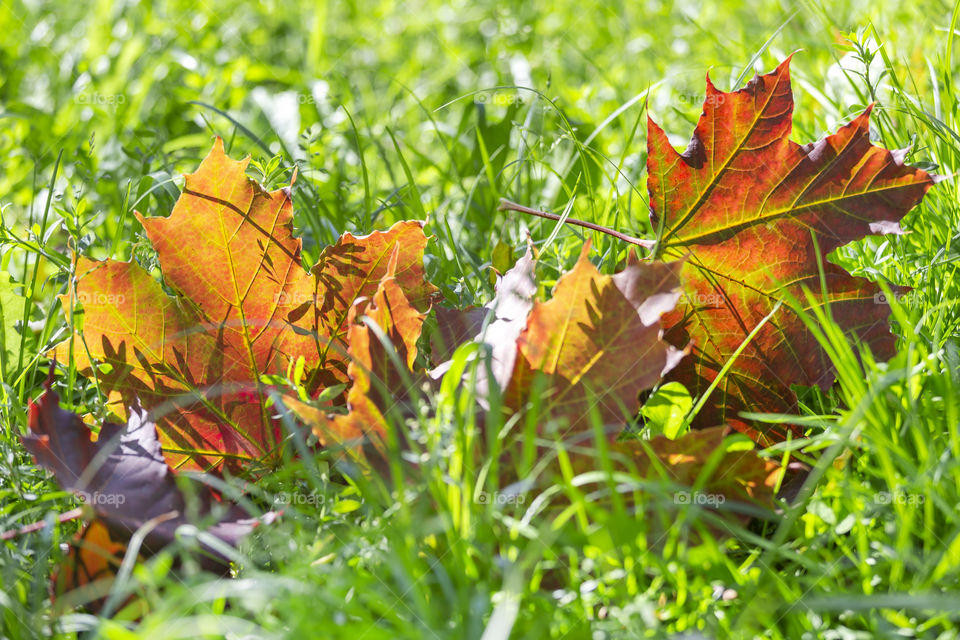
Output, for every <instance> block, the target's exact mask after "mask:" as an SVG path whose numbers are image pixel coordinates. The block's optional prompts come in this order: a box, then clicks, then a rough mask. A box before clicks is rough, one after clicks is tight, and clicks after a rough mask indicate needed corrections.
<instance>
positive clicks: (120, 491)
mask: <svg viewBox="0 0 960 640" xmlns="http://www.w3.org/2000/svg"><path fill="white" fill-rule="evenodd" d="M50 376H51V377H50V379H49V380H48V381H47V384H46V386H47V390H46V392H45V393H44V394H43V395H42V396H41V397H40V398H39V400H37V401H36V402H34V403H31V405H30V432H29V433H27V434H25V435H23V436H22V437H21V439H22V441H23V445H24V447H25V448H26V449H27V451H29V452H30V453H31V454H33V456H34V458H35V460H36V462H37V464H38V465H39V466H41V467H43V468H45V469H48V470H50V471H52V472H53V474H54V477H55V478H56V479H57V482H58V483H60V485H61V486H62V487H63V488H64V489H67V490H68V491H71V492H73V493H75V494H76V495H78V496H79V497H80V498H81V500H82V501H83V502H84V503H85V504H86V505H87V506H88V507H89V509H90V511H91V513H92V514H93V517H94V518H95V519H96V520H97V521H99V522H101V523H102V524H103V525H104V526H106V528H107V529H108V530H109V532H110V534H111V538H112V539H113V540H114V541H124V542H125V541H127V540H129V539H130V538H131V536H133V534H134V533H135V532H137V531H138V530H140V529H141V527H145V529H144V531H145V532H146V533H145V537H144V541H143V545H142V547H141V549H140V552H141V553H143V554H144V555H148V556H149V555H153V554H154V553H157V552H158V551H160V550H161V549H163V548H164V547H166V546H167V545H168V544H170V543H171V542H173V541H174V540H175V538H176V530H177V528H178V527H180V526H181V525H185V524H201V525H202V524H204V522H203V521H204V520H207V521H209V522H207V523H206V524H208V525H209V526H208V527H206V531H207V533H208V534H210V535H212V536H214V537H216V538H217V539H219V540H221V541H222V542H224V543H226V544H227V545H229V546H236V545H237V543H238V542H239V540H240V539H241V538H243V537H244V536H245V535H247V534H248V533H249V532H250V531H252V530H253V529H254V527H256V526H257V525H258V524H260V523H261V522H268V521H270V520H271V519H272V518H273V514H268V515H267V516H264V517H263V518H253V517H251V516H250V514H248V513H247V512H246V511H245V510H244V509H242V508H241V507H240V506H238V505H231V504H224V503H221V502H220V501H219V500H218V499H217V496H215V494H214V493H213V491H212V490H211V489H210V487H209V486H208V485H207V484H205V483H203V482H201V481H200V479H198V478H191V479H190V481H188V482H186V485H187V486H189V492H188V493H189V495H188V494H187V493H185V492H184V491H183V489H182V488H181V487H182V486H183V485H184V483H180V484H178V482H177V481H176V480H175V478H174V474H173V471H172V470H171V469H170V467H169V466H168V465H167V463H166V461H165V460H164V458H163V454H162V453H161V450H160V441H159V440H158V439H157V429H156V426H155V425H154V424H153V423H152V422H150V421H149V420H147V418H146V413H145V412H144V411H143V409H141V408H139V407H132V408H131V410H130V419H129V422H128V423H127V424H126V425H118V424H113V423H110V422H107V423H104V424H103V426H102V427H101V428H100V432H99V434H97V437H96V439H93V438H92V436H93V433H92V432H91V430H90V428H89V427H87V425H85V424H84V423H83V421H82V420H81V418H80V416H78V415H77V414H74V413H71V412H69V411H66V410H64V409H61V408H60V406H59V401H60V398H59V396H58V395H57V394H56V393H55V392H54V391H53V389H51V384H52V380H53V368H51V372H50ZM188 514H195V517H193V518H190V517H188ZM200 547H201V549H202V551H203V554H202V555H201V559H200V560H201V565H202V566H204V567H205V568H207V569H208V570H211V571H220V572H223V571H225V570H226V568H227V567H228V565H229V559H228V558H227V557H226V556H224V555H223V554H222V553H221V552H220V551H219V550H217V549H215V548H213V547H210V546H209V545H206V544H204V543H202V542H201V543H200Z"/></svg>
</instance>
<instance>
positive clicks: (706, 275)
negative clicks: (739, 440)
mask: <svg viewBox="0 0 960 640" xmlns="http://www.w3.org/2000/svg"><path fill="white" fill-rule="evenodd" d="M789 62H790V61H789V59H787V60H786V61H784V62H783V63H782V64H781V65H780V66H779V67H777V69H776V70H775V71H773V72H772V73H769V74H766V75H762V76H758V77H756V78H754V79H753V80H752V81H750V83H749V84H748V85H747V86H746V87H745V88H743V89H741V90H739V91H734V92H732V93H725V92H722V91H719V90H717V88H716V87H714V85H713V83H712V82H710V79H709V77H708V78H707V87H706V97H705V100H704V107H703V113H702V114H701V116H700V119H699V121H698V123H697V126H696V130H695V131H694V134H693V138H692V140H691V142H690V144H689V146H688V147H687V149H686V151H684V152H683V153H682V154H680V153H677V152H676V151H675V150H674V148H673V147H672V146H671V144H670V141H669V140H668V139H667V136H666V134H665V133H664V132H663V130H662V129H661V128H660V127H659V126H657V125H656V124H655V123H654V122H653V120H649V121H648V156H647V171H648V174H649V178H648V190H649V194H650V207H651V211H652V212H651V220H652V221H653V226H654V228H655V229H657V230H658V240H657V246H656V249H655V255H656V257H671V256H672V257H687V260H686V262H685V263H684V267H683V273H682V275H683V282H684V294H685V295H684V298H683V299H682V300H681V301H680V304H679V305H678V306H677V308H676V310H674V311H673V312H671V313H670V314H668V315H667V316H666V317H665V318H664V325H665V326H667V327H669V330H668V333H667V339H668V340H669V341H671V342H673V343H675V344H685V343H687V342H688V341H692V342H693V344H694V345H695V346H694V352H693V355H692V357H690V358H689V359H687V360H686V361H685V362H684V364H683V365H681V366H679V367H677V368H676V369H674V370H673V372H671V374H670V376H669V378H670V379H672V380H677V381H680V382H682V383H683V384H684V385H686V386H687V387H688V389H690V391H691V392H692V393H693V394H694V395H698V394H702V393H703V392H704V391H705V390H706V388H707V387H708V385H709V384H710V383H711V382H712V381H713V380H714V379H715V378H716V377H717V375H718V373H719V371H720V368H721V367H722V366H723V365H724V364H725V363H726V362H727V361H728V360H729V359H730V358H731V356H732V354H733V353H734V351H735V350H736V349H737V348H738V347H739V346H740V344H741V343H742V342H743V341H744V340H745V339H746V337H747V336H748V334H749V333H750V332H751V331H752V330H753V329H754V328H755V327H756V326H757V324H758V323H759V322H760V320H761V319H762V318H764V317H765V316H766V315H767V314H768V313H770V311H771V310H772V309H773V307H774V305H775V304H776V303H777V302H778V301H780V300H784V299H785V298H786V294H787V293H789V294H791V295H792V296H793V297H794V298H796V299H798V300H800V301H802V302H803V303H806V296H805V295H804V294H803V290H804V289H807V290H809V291H811V292H812V293H813V295H814V296H817V297H818V298H822V297H827V298H829V300H830V309H831V313H832V315H833V318H834V320H836V322H837V323H838V324H839V325H840V326H841V327H842V328H843V329H844V330H845V331H846V332H848V333H849V334H851V335H853V336H855V337H856V338H857V339H858V340H859V341H860V342H862V343H863V344H864V345H867V346H869V347H870V349H871V350H872V351H873V353H874V354H875V356H876V357H877V358H881V359H885V358H888V357H890V356H891V355H892V354H893V350H894V345H895V339H894V337H893V336H892V335H891V334H890V331H889V327H888V315H889V308H888V307H887V305H886V304H883V303H882V301H881V299H880V292H881V290H880V288H879V287H878V286H877V285H875V284H873V283H871V282H869V281H867V280H864V279H861V278H855V277H852V276H850V275H849V274H847V273H846V272H845V271H844V270H843V269H841V268H840V267H838V266H836V265H834V264H831V263H829V262H826V261H824V262H822V269H823V277H824V281H825V282H826V288H825V289H823V288H821V284H820V269H821V261H820V260H819V257H818V254H817V250H816V247H817V246H819V249H820V252H821V253H822V255H824V256H826V255H827V254H829V253H830V252H831V251H833V250H834V249H836V248H838V247H841V246H843V245H845V244H847V243H849V242H851V241H853V240H857V239H860V238H862V237H864V236H865V235H868V234H878V233H880V234H886V233H900V232H901V230H900V226H899V221H900V219H901V218H902V217H903V216H904V215H905V214H906V213H907V212H908V211H909V210H910V209H911V208H912V207H913V206H914V205H916V204H917V203H918V202H919V201H920V200H921V198H922V197H923V195H924V193H926V191H927V189H929V188H930V186H931V185H933V184H934V182H935V181H936V177H934V176H931V175H930V174H928V173H926V172H925V171H923V170H921V169H916V168H911V167H908V166H905V165H904V164H903V161H904V158H905V156H906V151H887V150H886V149H882V148H880V147H876V146H874V145H872V144H870V126H869V125H870V110H871V109H870V108H867V109H866V110H865V111H864V112H863V113H862V114H861V115H859V116H857V117H856V118H855V119H854V120H853V121H852V122H850V123H849V124H847V125H845V126H844V127H842V128H841V129H840V130H839V131H838V132H837V133H835V134H833V135H830V136H827V137H826V138H824V139H823V140H821V141H819V142H816V143H813V144H808V145H805V146H800V145H798V144H796V143H794V142H792V141H791V140H790V133H791V128H792V113H793V96H792V94H791V90H790V72H789ZM833 380H834V371H833V368H832V365H831V363H830V360H829V358H828V357H827V356H826V354H825V353H824V351H823V349H822V348H821V347H820V345H819V344H818V342H817V340H816V339H815V337H814V336H813V334H811V333H810V332H809V331H808V330H807V329H806V327H805V326H804V325H803V323H802V321H801V320H800V318H799V317H798V316H797V315H796V314H795V313H793V312H792V311H790V310H789V309H788V308H787V306H786V305H784V307H782V308H781V309H780V311H779V312H778V313H777V314H776V315H775V317H773V319H772V320H771V321H770V322H769V323H768V324H767V325H766V326H764V327H763V328H762V329H761V330H760V332H759V333H758V335H757V336H756V337H755V339H754V340H753V341H752V342H751V343H750V344H749V345H748V346H747V347H746V349H745V350H744V351H743V353H741V354H740V356H739V358H738V359H737V360H736V362H735V364H734V365H733V367H732V368H731V370H730V371H729V373H728V374H727V376H726V378H725V379H724V380H723V381H722V383H721V385H720V387H719V388H718V389H717V390H716V391H715V392H714V393H713V395H712V396H711V398H710V402H709V403H708V405H707V406H706V407H705V408H704V410H703V411H701V412H700V414H699V415H698V416H697V423H696V424H698V425H699V426H709V425H715V424H724V423H729V424H731V425H733V426H734V427H736V428H737V429H739V430H742V431H746V432H748V433H751V434H752V435H753V436H754V437H755V438H757V439H758V440H760V441H762V442H764V441H768V440H771V439H772V440H777V439H781V438H783V437H785V436H786V433H785V432H784V431H782V430H778V429H776V428H775V427H771V429H773V430H772V431H770V432H769V433H766V434H760V433H757V432H755V431H754V430H753V428H752V426H751V425H750V424H748V423H747V422H746V421H744V420H742V419H741V418H739V416H738V414H739V412H741V411H743V410H750V411H758V412H779V413H791V412H793V411H795V409H796V399H795V396H794V394H793V392H792V391H791V389H790V385H791V384H800V385H807V386H813V385H820V386H821V387H823V388H826V387H828V386H829V385H830V384H831V383H832V382H833Z"/></svg>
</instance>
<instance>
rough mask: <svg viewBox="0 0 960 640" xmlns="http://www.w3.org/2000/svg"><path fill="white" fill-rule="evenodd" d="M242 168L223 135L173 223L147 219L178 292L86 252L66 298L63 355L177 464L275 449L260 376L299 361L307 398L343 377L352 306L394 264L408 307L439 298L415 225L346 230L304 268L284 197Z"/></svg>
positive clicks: (202, 464) (203, 464)
mask: <svg viewBox="0 0 960 640" xmlns="http://www.w3.org/2000/svg"><path fill="white" fill-rule="evenodd" d="M248 162H249V159H245V160H242V161H234V160H231V159H230V158H228V157H227V156H226V155H225V153H224V151H223V143H222V141H220V140H219V139H217V141H216V143H215V145H214V147H213V149H212V150H211V152H210V154H209V155H208V156H207V158H206V159H205V160H204V161H203V163H202V164H201V165H200V168H199V169H198V170H197V172H196V173H193V174H189V175H187V176H186V184H185V186H184V190H183V193H182V194H181V196H180V199H179V200H178V201H177V204H176V206H175V207H174V210H173V213H172V214H171V215H170V216H169V217H168V218H147V217H143V216H139V219H140V221H141V222H142V224H143V226H144V229H145V230H146V232H147V236H148V237H149V239H150V241H151V243H152V244H153V246H154V248H155V249H156V250H157V253H158V256H159V262H160V268H161V271H162V273H163V281H164V283H165V284H166V285H167V286H168V287H170V288H172V289H173V290H174V291H175V293H176V294H177V295H176V296H169V295H167V293H166V291H164V289H163V287H162V286H161V284H160V283H159V282H157V281H156V280H155V279H154V278H153V277H152V276H150V275H149V274H148V273H146V271H144V270H143V269H142V268H141V267H140V266H139V265H138V264H136V263H133V262H117V261H113V260H108V261H105V262H95V261H91V260H87V259H84V258H78V260H77V264H76V284H75V291H73V290H71V292H70V293H69V294H68V295H66V296H64V297H63V298H62V301H63V305H64V308H65V309H66V310H67V313H68V316H69V315H70V313H71V310H72V309H74V307H75V305H76V303H80V306H81V307H82V312H83V313H82V316H81V319H82V322H81V323H79V324H78V327H77V328H78V329H81V328H82V331H79V332H77V333H76V334H75V335H74V336H73V337H72V338H71V340H69V341H67V342H64V343H62V344H61V345H59V346H58V348H57V349H56V351H55V355H56V357H58V358H59V359H60V360H62V361H67V360H68V358H69V357H70V356H72V357H73V358H74V360H75V361H76V363H77V366H78V367H79V368H80V369H81V371H82V372H83V373H84V374H85V375H87V376H90V377H94V376H95V377H96V379H97V381H98V383H99V386H100V388H101V389H102V390H103V391H105V392H106V393H107V394H108V396H109V400H110V403H111V408H112V410H113V411H114V413H116V414H117V415H119V416H122V417H126V416H127V414H126V408H127V407H128V406H130V405H131V404H132V403H133V401H134V399H136V400H137V401H138V402H140V403H141V404H142V406H143V407H144V408H146V409H148V410H150V411H151V412H152V415H154V416H156V419H157V420H158V426H159V429H160V432H161V438H162V442H163V445H164V451H165V453H166V455H167V456H168V459H169V460H170V462H171V463H172V464H174V465H175V466H178V467H179V466H181V465H187V466H188V467H199V468H203V469H212V468H216V467H218V466H219V465H220V464H222V463H223V462H224V461H226V462H227V463H228V464H231V465H240V464H243V463H244V462H248V461H250V460H256V459H261V458H264V457H267V456H270V455H271V454H275V453H276V450H277V445H278V441H279V433H280V429H279V424H278V422H277V420H276V419H275V416H273V415H272V412H271V411H270V410H269V409H268V408H267V406H266V404H265V402H264V399H265V397H266V395H267V391H268V390H267V389H266V388H264V386H263V384H262V383H261V379H262V376H264V375H283V374H285V373H286V372H287V369H288V367H289V366H290V365H291V364H292V363H295V362H296V361H297V360H298V359H299V358H303V359H304V362H305V363H306V370H307V371H308V372H311V373H310V374H309V375H308V382H307V387H308V391H309V392H310V393H318V392H319V391H320V390H322V389H323V388H325V387H327V386H332V385H336V384H340V383H344V382H346V381H347V379H348V376H347V355H346V354H347V350H348V329H347V314H348V311H349V309H350V308H351V307H352V305H353V304H354V303H355V302H356V301H357V300H360V299H362V298H364V297H369V296H372V295H374V293H375V292H376V291H377V287H378V285H379V283H380V281H381V280H382V279H383V278H384V277H385V275H386V273H387V269H388V262H389V260H390V256H392V255H395V256H396V257H395V260H396V267H395V272H394V274H393V275H392V277H393V279H394V281H395V282H396V283H397V286H398V287H400V289H401V290H402V291H404V295H406V296H407V297H408V298H409V299H410V300H411V301H412V303H413V304H414V305H417V306H418V307H419V308H421V309H424V310H425V309H426V308H427V307H428V306H429V303H430V298H431V297H432V296H433V295H434V293H435V291H436V289H435V287H433V285H431V284H429V283H427V282H426V281H425V279H424V271H423V249H424V247H425V246H426V242H427V238H426V236H425V235H424V233H423V225H422V223H419V222H399V223H397V224H395V225H394V226H393V227H392V228H391V229H389V230H387V231H385V232H374V233H371V234H369V235H367V236H354V235H353V234H350V233H346V234H344V235H343V236H342V237H341V238H340V240H339V241H338V242H337V243H336V244H335V245H333V246H331V247H327V248H326V249H325V250H324V251H323V252H322V254H321V256H320V259H319V261H318V262H317V264H316V265H315V266H314V267H313V269H312V271H311V272H308V271H307V270H305V269H304V268H303V266H302V265H301V262H300V261H301V258H300V248H301V241H300V240H299V239H297V238H295V237H294V236H293V206H292V203H291V199H290V191H289V189H286V188H285V189H278V190H276V191H272V192H267V191H265V190H263V189H262V188H261V187H260V186H259V185H258V184H257V183H256V182H254V181H253V180H250V179H249V178H247V177H246V175H245V170H246V166H247V164H248ZM138 215H139V214H138ZM104 365H106V366H104Z"/></svg>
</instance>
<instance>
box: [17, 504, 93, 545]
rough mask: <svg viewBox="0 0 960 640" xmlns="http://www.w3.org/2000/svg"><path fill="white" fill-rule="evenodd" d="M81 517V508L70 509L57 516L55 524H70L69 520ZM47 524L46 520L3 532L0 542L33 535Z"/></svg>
mask: <svg viewBox="0 0 960 640" xmlns="http://www.w3.org/2000/svg"><path fill="white" fill-rule="evenodd" d="M82 515H83V507H77V508H76V509H71V510H70V511H67V512H66V513H61V514H60V515H59V516H57V522H58V523H59V524H63V523H64V522H70V521H71V520H76V519H77V518H79V517H80V516H82ZM48 524H49V522H47V521H46V520H43V521H41V522H34V523H33V524H28V525H26V526H25V527H21V528H19V529H13V530H11V531H4V532H3V533H0V540H3V541H4V542H5V541H7V540H13V539H14V538H16V537H18V536H23V535H26V534H28V533H34V532H37V531H40V530H41V529H43V528H44V527H46V526H47V525H48Z"/></svg>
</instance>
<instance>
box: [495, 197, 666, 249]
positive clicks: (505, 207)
mask: <svg viewBox="0 0 960 640" xmlns="http://www.w3.org/2000/svg"><path fill="white" fill-rule="evenodd" d="M497 211H517V212H519V213H526V214H529V215H531V216H537V217H538V218H546V219H547V220H556V221H557V222H566V223H569V224H573V225H576V226H578V227H583V228H585V229H590V230H592V231H599V232H600V233H605V234H607V235H608V236H613V237H614V238H617V239H618V240H623V241H624V242H629V243H630V244H635V245H637V246H638V247H643V248H645V249H650V248H651V247H653V245H654V242H653V240H644V239H643V238H634V237H633V236H628V235H627V234H625V233H620V232H619V231H614V230H613V229H611V228H610V227H604V226H601V225H599V224H594V223H592V222H587V221H586V220H578V219H577V218H570V217H563V216H560V215H557V214H556V213H547V212H546V211H540V210H539V209H531V208H530V207H525V206H523V205H522V204H517V203H516V202H511V201H510V200H507V199H506V198H500V206H499V207H497Z"/></svg>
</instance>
